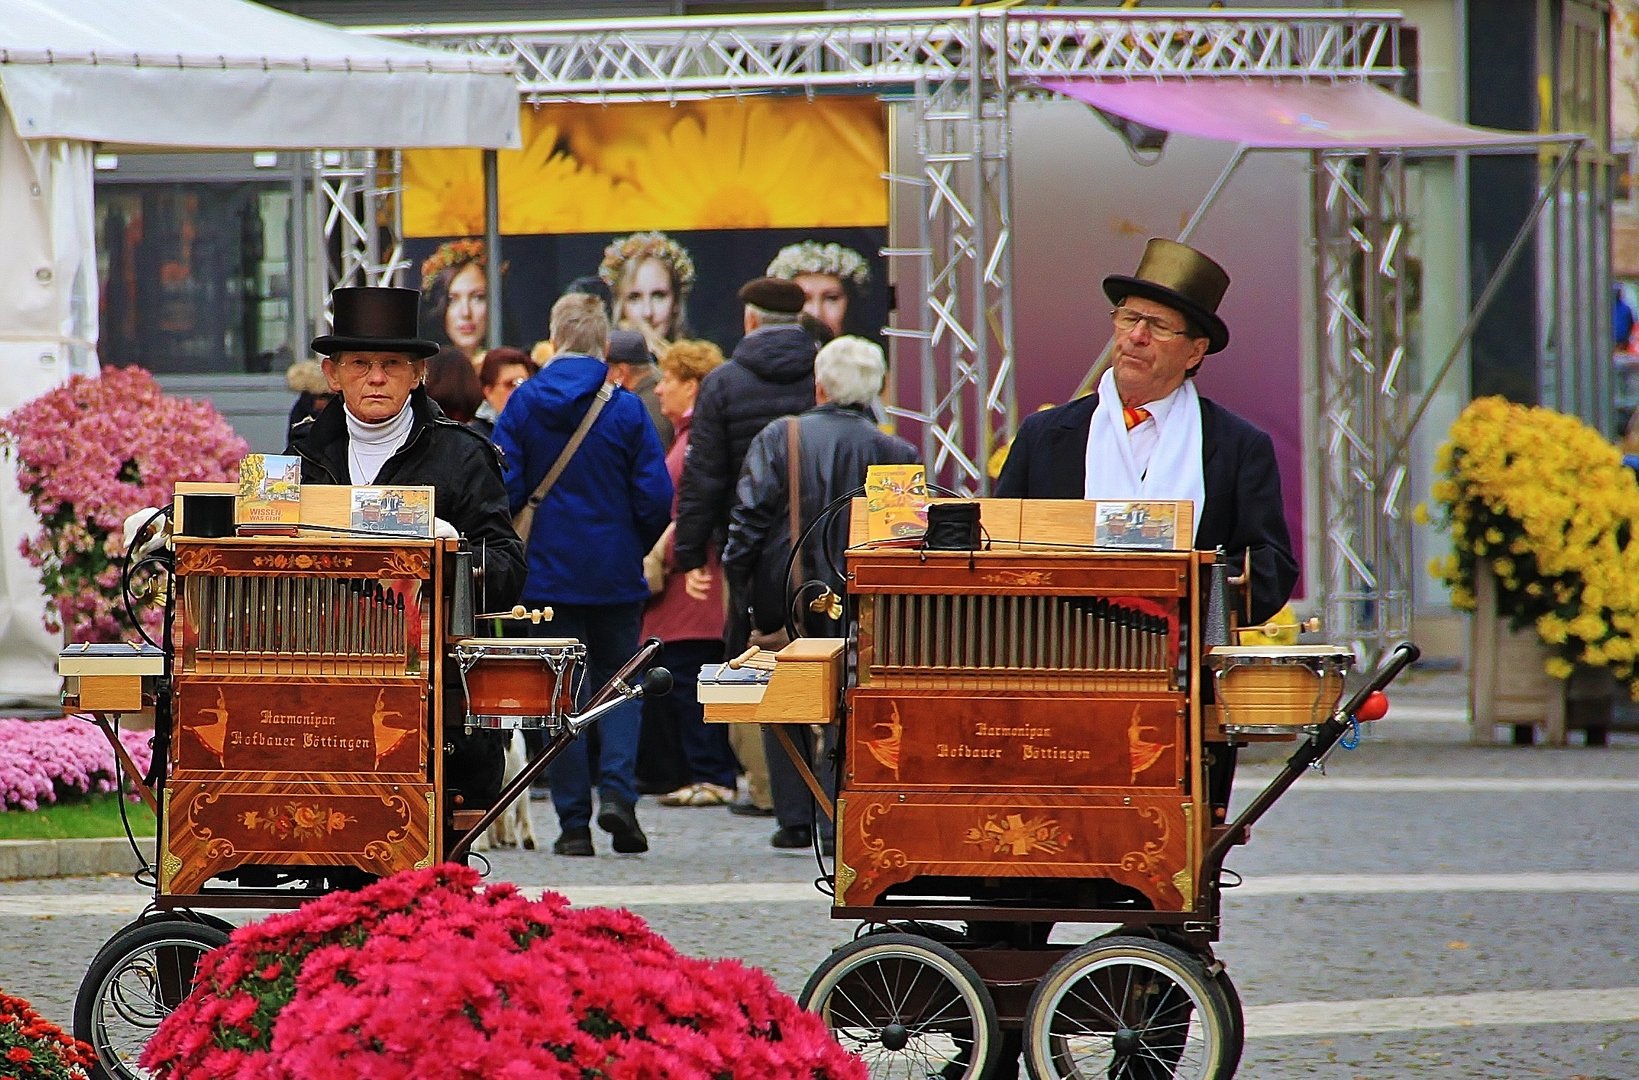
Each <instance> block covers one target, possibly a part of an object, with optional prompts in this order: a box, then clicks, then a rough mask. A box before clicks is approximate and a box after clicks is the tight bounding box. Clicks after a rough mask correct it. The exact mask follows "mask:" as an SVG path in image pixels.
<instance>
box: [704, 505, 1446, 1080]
mask: <svg viewBox="0 0 1639 1080" xmlns="http://www.w3.org/2000/svg"><path fill="white" fill-rule="evenodd" d="M979 502H980V505H981V513H982V520H983V523H984V526H985V530H986V532H987V533H988V535H989V539H990V543H989V547H988V549H987V550H981V551H975V552H968V551H921V550H912V549H906V548H903V547H895V546H878V547H872V546H870V545H867V544H863V543H859V542H857V540H856V542H854V543H853V544H852V546H850V547H849V549H848V551H847V552H846V572H847V593H848V597H847V600H848V605H847V606H848V610H849V618H850V619H851V620H852V623H853V626H854V627H855V629H856V633H857V636H856V637H854V638H853V639H852V640H851V641H850V640H844V639H798V640H796V641H794V642H793V643H792V644H791V645H790V646H788V647H787V648H786V649H785V650H783V651H781V652H780V653H779V654H777V656H774V657H770V658H764V660H763V665H762V666H763V667H765V668H766V669H768V670H767V671H766V676H767V677H766V689H765V690H764V691H763V693H762V696H761V700H753V698H752V697H751V696H748V695H747V694H745V693H744V692H743V691H742V690H740V689H738V688H737V687H736V688H734V689H730V690H725V691H719V690H718V689H716V688H714V687H711V686H709V685H708V680H707V678H706V677H705V676H704V675H703V678H702V691H701V697H702V699H703V700H708V705H707V710H708V718H710V719H718V720H730V721H740V722H746V721H755V722H761V723H787V724H789V723H825V722H830V721H832V720H836V719H840V721H841V735H840V748H839V751H840V752H839V755H838V758H839V762H838V770H839V775H838V783H837V797H836V801H835V807H834V814H835V828H836V860H835V865H834V868H833V873H832V884H833V891H834V897H835V899H834V906H833V908H832V912H831V913H832V916H833V917H834V918H839V919H849V920H860V921H861V922H862V923H863V924H864V926H862V927H861V930H862V931H863V932H862V933H861V934H860V935H859V936H858V937H856V939H855V940H854V941H852V942H850V943H849V944H847V945H845V946H843V947H842V948H840V949H838V950H837V951H836V952H835V953H833V954H832V955H831V956H830V957H829V958H828V959H827V960H826V961H825V962H824V963H822V964H821V965H820V967H819V968H818V970H816V971H815V972H814V974H813V977H812V978H811V979H810V980H809V983H808V985H807V987H806V989H805V990H804V992H803V1003H804V1004H805V1005H806V1006H807V1007H810V1008H813V1009H816V1010H818V1011H819V1012H821V1013H822V1014H823V1015H824V1016H825V1017H826V1020H827V1022H828V1023H829V1025H830V1027H831V1028H832V1030H833V1032H834V1033H835V1034H836V1035H837V1037H838V1039H839V1040H840V1041H841V1042H842V1043H843V1045H844V1046H845V1047H847V1048H849V1049H850V1050H853V1051H855V1052H857V1053H859V1054H861V1055H862V1056H863V1057H864V1058H865V1059H866V1060H867V1062H868V1063H869V1064H870V1067H871V1075H872V1076H873V1077H877V1078H886V1077H917V1078H921V1077H929V1076H932V1077H951V1078H955V1077H969V1078H980V1077H1000V1076H1006V1075H1013V1070H1014V1069H1016V1065H1014V1064H1012V1062H1013V1061H1016V1060H1017V1058H1018V1057H1019V1056H1020V1054H1021V1053H1022V1057H1023V1061H1024V1064H1025V1066H1026V1068H1027V1069H1028V1071H1029V1074H1030V1075H1031V1076H1032V1077H1036V1078H1038V1080H1048V1078H1061V1077H1062V1078H1093V1077H1098V1078H1104V1077H1107V1076H1111V1077H1117V1076H1118V1077H1130V1078H1134V1080H1147V1078H1151V1077H1173V1076H1178V1077H1200V1078H1227V1077H1231V1076H1233V1075H1234V1072H1235V1068H1236V1064H1237V1062H1238V1060H1239V1056H1240V1046H1241V1040H1242V1036H1243V1032H1242V1022H1241V1015H1240V1005H1239V999H1238V996H1237V994H1236V992H1235V989H1234V986H1233V984H1232V982H1231V981H1230V979H1229V976H1228V974H1227V972H1226V971H1225V970H1224V967H1223V965H1222V964H1221V963H1220V962H1218V961H1217V959H1216V958H1215V957H1214V956H1213V953H1212V943H1213V942H1214V941H1216V940H1217V939H1218V936H1219V902H1220V885H1219V872H1220V869H1221V867H1222V864H1223V859H1224V856H1225V854H1226V853H1227V851H1228V849H1229V848H1230V847H1231V846H1232V845H1233V844H1235V843H1239V842H1243V841H1244V839H1245V837H1246V834H1247V829H1248V828H1249V827H1250V825H1251V824H1252V822H1253V821H1254V820H1256V818H1257V817H1258V816H1261V814H1262V813H1263V812H1264V811H1265V810H1267V809H1268V807H1269V806H1270V805H1272V803H1273V802H1274V800H1275V799H1276V798H1278V797H1279V795H1280V794H1281V793H1282V792H1284V791H1285V789H1286V787H1288V786H1289V785H1290V784H1291V782H1292V781H1293V780H1295V779H1296V777H1297V776H1298V775H1300V774H1301V773H1302V772H1303V771H1304V770H1305V769H1306V768H1307V767H1308V766H1309V765H1310V764H1312V763H1313V762H1315V761H1317V760H1318V759H1319V758H1320V757H1322V756H1323V755H1324V754H1325V753H1326V752H1328V751H1329V750H1330V749H1331V748H1332V745H1333V744H1334V743H1335V742H1336V741H1337V739H1338V737H1339V735H1340V734H1341V733H1343V732H1344V731H1345V730H1346V726H1347V725H1348V723H1349V722H1350V720H1349V718H1350V717H1351V716H1352V715H1353V714H1354V713H1355V712H1356V711H1357V710H1358V708H1359V705H1360V702H1361V701H1363V700H1364V699H1365V696H1366V694H1367V693H1368V692H1371V691H1374V690H1376V689H1378V688H1380V687H1382V686H1386V685H1387V683H1388V682H1389V681H1390V680H1392V678H1393V677H1394V675H1395V674H1397V673H1398V671H1399V670H1400V669H1401V668H1403V667H1404V666H1405V664H1407V663H1409V662H1410V661H1411V660H1412V659H1413V658H1414V657H1415V648H1414V647H1412V646H1409V645H1406V646H1402V647H1401V649H1400V650H1399V651H1397V653H1396V655H1395V657H1394V659H1393V661H1392V662H1391V664H1390V665H1388V666H1387V667H1386V668H1385V669H1384V670H1383V671H1382V672H1380V673H1379V674H1378V675H1377V676H1376V677H1375V678H1374V679H1373V680H1371V682H1370V683H1369V684H1368V685H1367V686H1366V687H1363V688H1362V689H1361V691H1360V692H1359V693H1357V694H1356V695H1355V696H1354V698H1353V699H1352V700H1351V701H1350V702H1349V704H1348V705H1347V706H1345V707H1344V708H1343V709H1337V704H1338V701H1339V698H1340V696H1341V694H1342V690H1343V675H1344V673H1345V672H1346V671H1347V669H1348V666H1349V662H1350V661H1351V660H1352V656H1351V655H1350V654H1349V653H1348V652H1347V651H1345V650H1340V649H1336V648H1333V647H1330V646H1291V647H1284V648H1274V649H1271V648H1268V647H1264V648H1246V647H1230V646H1227V642H1228V641H1230V640H1233V638H1231V637H1229V636H1228V635H1229V633H1230V632H1231V628H1230V627H1229V626H1228V625H1227V623H1226V622H1225V621H1224V620H1223V619H1222V616H1221V615H1220V614H1219V611H1220V605H1221V604H1223V603H1224V602H1225V601H1226V599H1227V597H1226V596H1225V595H1222V594H1223V593H1225V592H1227V590H1226V588H1225V584H1226V579H1227V577H1228V576H1229V575H1228V573H1227V568H1226V567H1222V566H1221V565H1219V560H1218V558H1217V556H1216V555H1214V554H1213V553H1206V552H1195V551H1110V550H1095V549H1093V548H1092V546H1091V545H1092V540H1093V529H1092V525H1091V522H1090V521H1089V520H1087V518H1088V517H1089V515H1088V514H1087V509H1086V504H1078V503H1065V502H1037V501H1020V500H997V499H986V500H979ZM860 514H861V511H860V510H859V509H858V508H857V507H856V509H855V521H854V528H853V530H852V535H853V536H854V537H856V538H857V537H860V536H862V535H864V534H863V530H862V529H861V528H860V527H859V525H860ZM1021 538H1022V539H1021ZM1215 587H1216V588H1217V589H1218V590H1219V592H1220V595H1219V596H1218V597H1217V598H1216V599H1215V598H1214V597H1213V596H1212V592H1213V590H1214V588H1215ZM1215 621H1217V622H1218V624H1219V625H1218V629H1217V630H1216V631H1215V630H1214V627H1213V623H1214V622H1215ZM770 661H772V662H770ZM816 672H819V673H816ZM734 679H735V677H732V676H727V675H726V673H725V682H726V683H732V682H733V681H734ZM1214 680H1215V681H1216V686H1215V687H1209V686H1208V683H1209V681H1214ZM714 697H715V698H718V699H719V700H720V702H721V703H710V702H709V699H710V698H714ZM725 699H726V700H725ZM1212 701H1215V702H1216V703H1215V704H1213V703H1209V702H1212ZM1254 739H1257V740H1269V739H1281V740H1298V739H1302V740H1303V743H1302V745H1301V746H1300V747H1299V748H1298V752H1297V753H1296V754H1294V755H1293V757H1292V759H1291V760H1290V761H1289V762H1288V763H1287V766H1286V767H1285V768H1284V769H1283V770H1282V772H1281V773H1280V775H1279V776H1278V777H1277V778H1276V780H1275V781H1274V782H1272V783H1271V784H1270V785H1269V787H1268V788H1267V789H1265V791H1264V792H1262V793H1260V794H1259V796H1258V797H1257V798H1256V799H1254V800H1253V802H1252V804H1251V805H1250V806H1248V808H1247V809H1246V811H1245V812H1243V813H1242V814H1241V815H1240V816H1239V817H1238V818H1237V819H1236V820H1234V821H1232V822H1231V821H1229V820H1227V818H1226V809H1227V790H1228V782H1227V781H1228V775H1229V774H1230V772H1231V771H1232V769H1233V756H1232V754H1231V752H1230V748H1231V746H1232V745H1233V744H1238V743H1242V742H1246V741H1248V740H1254ZM825 809H826V811H827V812H830V811H831V808H830V807H825ZM1059 923H1075V924H1087V923H1100V924H1113V925H1115V926H1117V927H1119V929H1118V930H1116V931H1115V932H1113V933H1111V934H1109V935H1106V936H1104V937H1099V938H1094V939H1093V940H1091V941H1088V942H1086V943H1085V944H1080V945H1066V944H1058V943H1050V942H1049V939H1048V933H1049V931H1050V930H1051V929H1052V927H1053V926H1054V924H1059ZM1004 1048H1005V1049H1004ZM1004 1057H1005V1058H1006V1059H1007V1060H1006V1061H1004V1060H1003V1059H1004Z"/></svg>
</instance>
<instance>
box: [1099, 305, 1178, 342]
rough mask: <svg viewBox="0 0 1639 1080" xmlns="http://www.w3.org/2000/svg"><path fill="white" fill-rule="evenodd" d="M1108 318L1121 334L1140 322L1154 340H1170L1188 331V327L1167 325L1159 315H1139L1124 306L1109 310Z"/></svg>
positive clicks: (1134, 328) (1135, 328)
mask: <svg viewBox="0 0 1639 1080" xmlns="http://www.w3.org/2000/svg"><path fill="white" fill-rule="evenodd" d="M1110 318H1111V319H1113V320H1115V328H1116V330H1117V332H1119V333H1122V334H1130V333H1132V332H1133V331H1134V330H1137V329H1138V327H1139V324H1140V323H1142V324H1143V325H1144V326H1147V327H1148V328H1149V331H1150V337H1152V338H1154V339H1155V340H1156V341H1171V340H1172V339H1173V338H1179V337H1183V336H1184V335H1186V334H1188V333H1189V330H1188V329H1184V328H1180V327H1175V326H1168V325H1167V324H1166V323H1164V322H1162V321H1161V317H1160V316H1159V315H1140V314H1139V313H1138V312H1136V311H1129V310H1127V309H1126V308H1124V307H1118V308H1116V309H1115V310H1113V311H1111V312H1110Z"/></svg>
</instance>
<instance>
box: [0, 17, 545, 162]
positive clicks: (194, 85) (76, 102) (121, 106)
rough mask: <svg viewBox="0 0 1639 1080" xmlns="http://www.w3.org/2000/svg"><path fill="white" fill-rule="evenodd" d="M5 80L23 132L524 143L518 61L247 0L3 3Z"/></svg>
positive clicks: (340, 142) (155, 139) (1, 69)
mask: <svg viewBox="0 0 1639 1080" xmlns="http://www.w3.org/2000/svg"><path fill="white" fill-rule="evenodd" d="M0 92H3V93H4V96H5V103H6V107H7V108H8V109H9V110H10V112H11V114H12V118H13V121H14V123H15V124H16V127H17V133H18V135H20V136H21V137H22V138H24V139H79V140H84V141H87V142H100V143H109V144H125V145H133V146H165V147H191V148H196V149H203V148H229V147H238V148H244V149H287V148H288V149H301V148H305V147H371V146H387V147H432V146H480V147H493V148H501V147H517V146H520V145H522V144H521V142H520V138H519V134H518V115H517V114H518V91H517V87H516V84H515V83H514V81H513V79H512V77H511V65H510V64H507V63H504V62H501V61H497V60H492V59H488V58H479V57H467V56H458V55H456V54H454V53H449V52H442V51H438V50H434V49H427V48H422V47H421V46H418V45H405V44H402V43H399V42H392V41H384V40H382V39H379V38H370V37H364V36H361V35H358V34H352V33H348V32H347V31H345V30H339V29H337V28H335V27H332V26H326V25H324V24H323V23H316V22H313V21H311V20H308V19H301V18H297V17H296V16H294V15H287V14H284V13H283V12H279V11H274V10H272V9H271V8H265V7H262V6H261V5H259V4H253V3H247V2H245V0H162V2H156V0H7V3H5V4H3V5H0Z"/></svg>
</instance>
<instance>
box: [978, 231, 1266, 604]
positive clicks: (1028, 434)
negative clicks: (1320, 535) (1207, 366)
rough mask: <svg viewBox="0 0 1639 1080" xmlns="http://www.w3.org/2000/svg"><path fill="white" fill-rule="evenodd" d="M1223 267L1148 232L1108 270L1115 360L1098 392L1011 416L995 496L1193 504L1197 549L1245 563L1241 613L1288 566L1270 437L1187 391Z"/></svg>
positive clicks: (1210, 339) (1210, 324)
mask: <svg viewBox="0 0 1639 1080" xmlns="http://www.w3.org/2000/svg"><path fill="white" fill-rule="evenodd" d="M1228 288H1229V275H1228V274H1226V273H1225V272H1224V270H1223V267H1221V266H1219V265H1218V264H1217V263H1215V262H1213V261H1212V260H1211V259H1209V258H1207V257H1206V256H1205V255H1203V254H1201V253H1200V252H1199V251H1196V250H1195V249H1194V248H1191V247H1187V246H1186V245H1184V244H1179V243H1174V242H1173V241H1171V240H1162V239H1154V240H1151V241H1150V242H1149V245H1148V246H1147V247H1145V249H1144V258H1143V260H1142V261H1141V262H1140V263H1139V264H1138V272H1137V273H1135V274H1133V275H1132V276H1131V277H1127V276H1124V275H1119V274H1112V275H1111V276H1109V277H1107V278H1105V279H1104V293H1105V295H1106V296H1108V297H1109V298H1110V301H1111V303H1113V304H1115V310H1113V311H1112V312H1111V313H1110V318H1111V320H1112V322H1113V323H1114V326H1115V358H1114V360H1113V362H1112V363H1111V364H1110V367H1109V369H1108V370H1106V371H1105V372H1104V376H1103V378H1101V379H1100V380H1099V383H1098V390H1097V392H1096V393H1093V394H1089V395H1087V396H1086V397H1083V398H1078V399H1077V400H1075V401H1072V402H1069V403H1068V404H1066V405H1061V406H1059V407H1058V408H1056V409H1048V410H1046V411H1045V412H1039V413H1036V414H1035V415H1033V416H1031V417H1029V418H1028V419H1026V420H1025V421H1024V423H1023V424H1021V425H1020V427H1019V434H1018V438H1017V439H1015V440H1014V442H1013V447H1012V449H1011V450H1010V451H1009V452H1008V456H1007V464H1006V465H1004V466H1003V467H1002V474H1001V477H1000V478H999V479H998V480H997V483H996V491H995V494H996V495H997V496H998V497H1000V498H1014V499H1018V498H1026V499H1152V500H1183V499H1188V500H1190V501H1191V502H1193V503H1194V504H1195V543H1194V546H1195V547H1196V548H1197V549H1199V550H1211V549H1213V548H1217V547H1222V548H1223V549H1224V551H1225V552H1226V553H1227V554H1228V555H1229V557H1230V558H1231V560H1232V561H1233V562H1234V563H1236V564H1238V563H1239V562H1240V560H1241V558H1242V555H1243V553H1248V552H1249V553H1250V554H1251V561H1252V581H1251V587H1252V596H1251V616H1252V622H1254V623H1257V622H1262V621H1264V620H1267V619H1268V618H1269V617H1270V616H1272V615H1274V614H1275V612H1277V611H1279V610H1280V608H1281V606H1282V605H1283V604H1285V603H1286V601H1287V599H1288V598H1289V597H1290V596H1291V594H1292V587H1293V585H1295V584H1296V583H1297V576H1298V564H1297V560H1296V559H1295V558H1294V557H1293V556H1292V541H1291V539H1290V537H1289V536H1288V534H1287V531H1286V518H1285V515H1284V507H1283V504H1282V502H1281V494H1280V471H1279V469H1278V468H1277V467H1276V465H1275V448H1274V444H1273V443H1272V442H1271V441H1270V439H1269V436H1268V435H1267V434H1265V433H1264V432H1263V431H1261V430H1259V429H1258V428H1257V427H1254V426H1253V425H1252V424H1250V423H1249V422H1247V421H1246V420H1243V419H1242V418H1241V417H1239V416H1236V415H1235V414H1234V413H1232V412H1230V411H1229V410H1228V409H1226V408H1224V407H1223V406H1222V405H1218V404H1216V403H1215V402H1213V401H1212V400H1211V399H1209V398H1204V397H1202V396H1200V395H1199V394H1198V393H1196V391H1195V384H1194V382H1193V378H1194V376H1195V373H1196V372H1197V371H1198V370H1200V366H1201V363H1202V361H1203V360H1204V359H1205V357H1206V356H1208V355H1209V354H1211V353H1215V352H1218V351H1220V350H1222V349H1223V347H1224V346H1225V345H1227V344H1229V328H1228V327H1227V326H1225V325H1224V321H1223V320H1222V319H1220V318H1219V317H1218V303H1219V301H1220V300H1222V299H1223V295H1224V292H1225V291H1226V290H1227V289H1228Z"/></svg>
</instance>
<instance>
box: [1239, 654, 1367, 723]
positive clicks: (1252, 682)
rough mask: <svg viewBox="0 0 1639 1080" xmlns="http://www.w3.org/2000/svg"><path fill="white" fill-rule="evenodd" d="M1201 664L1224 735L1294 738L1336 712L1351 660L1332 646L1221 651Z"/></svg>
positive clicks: (1352, 658) (1348, 655)
mask: <svg viewBox="0 0 1639 1080" xmlns="http://www.w3.org/2000/svg"><path fill="white" fill-rule="evenodd" d="M1206 663H1207V667H1208V669H1209V670H1210V671H1211V672H1212V684H1213V688H1214V690H1215V691H1216V696H1217V701H1218V709H1219V712H1220V714H1221V717H1222V723H1223V729H1224V731H1225V732H1226V733H1227V734H1229V735H1232V736H1233V735H1288V736H1292V737H1293V738H1295V737H1297V735H1298V734H1300V733H1303V732H1313V731H1314V730H1315V728H1316V727H1318V726H1319V725H1320V724H1321V723H1322V722H1323V721H1324V720H1325V719H1326V718H1327V717H1328V716H1331V715H1332V712H1333V711H1334V710H1335V709H1336V708H1337V703H1338V702H1339V701H1340V700H1342V697H1343V679H1344V676H1346V675H1347V674H1348V673H1349V669H1350V668H1351V667H1353V666H1354V654H1353V653H1352V652H1350V651H1349V650H1347V649H1344V648H1340V647H1338V646H1336V645H1238V646H1225V645H1220V646H1218V647H1217V648H1215V649H1213V650H1212V651H1211V652H1210V653H1208V654H1207V656H1206Z"/></svg>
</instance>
